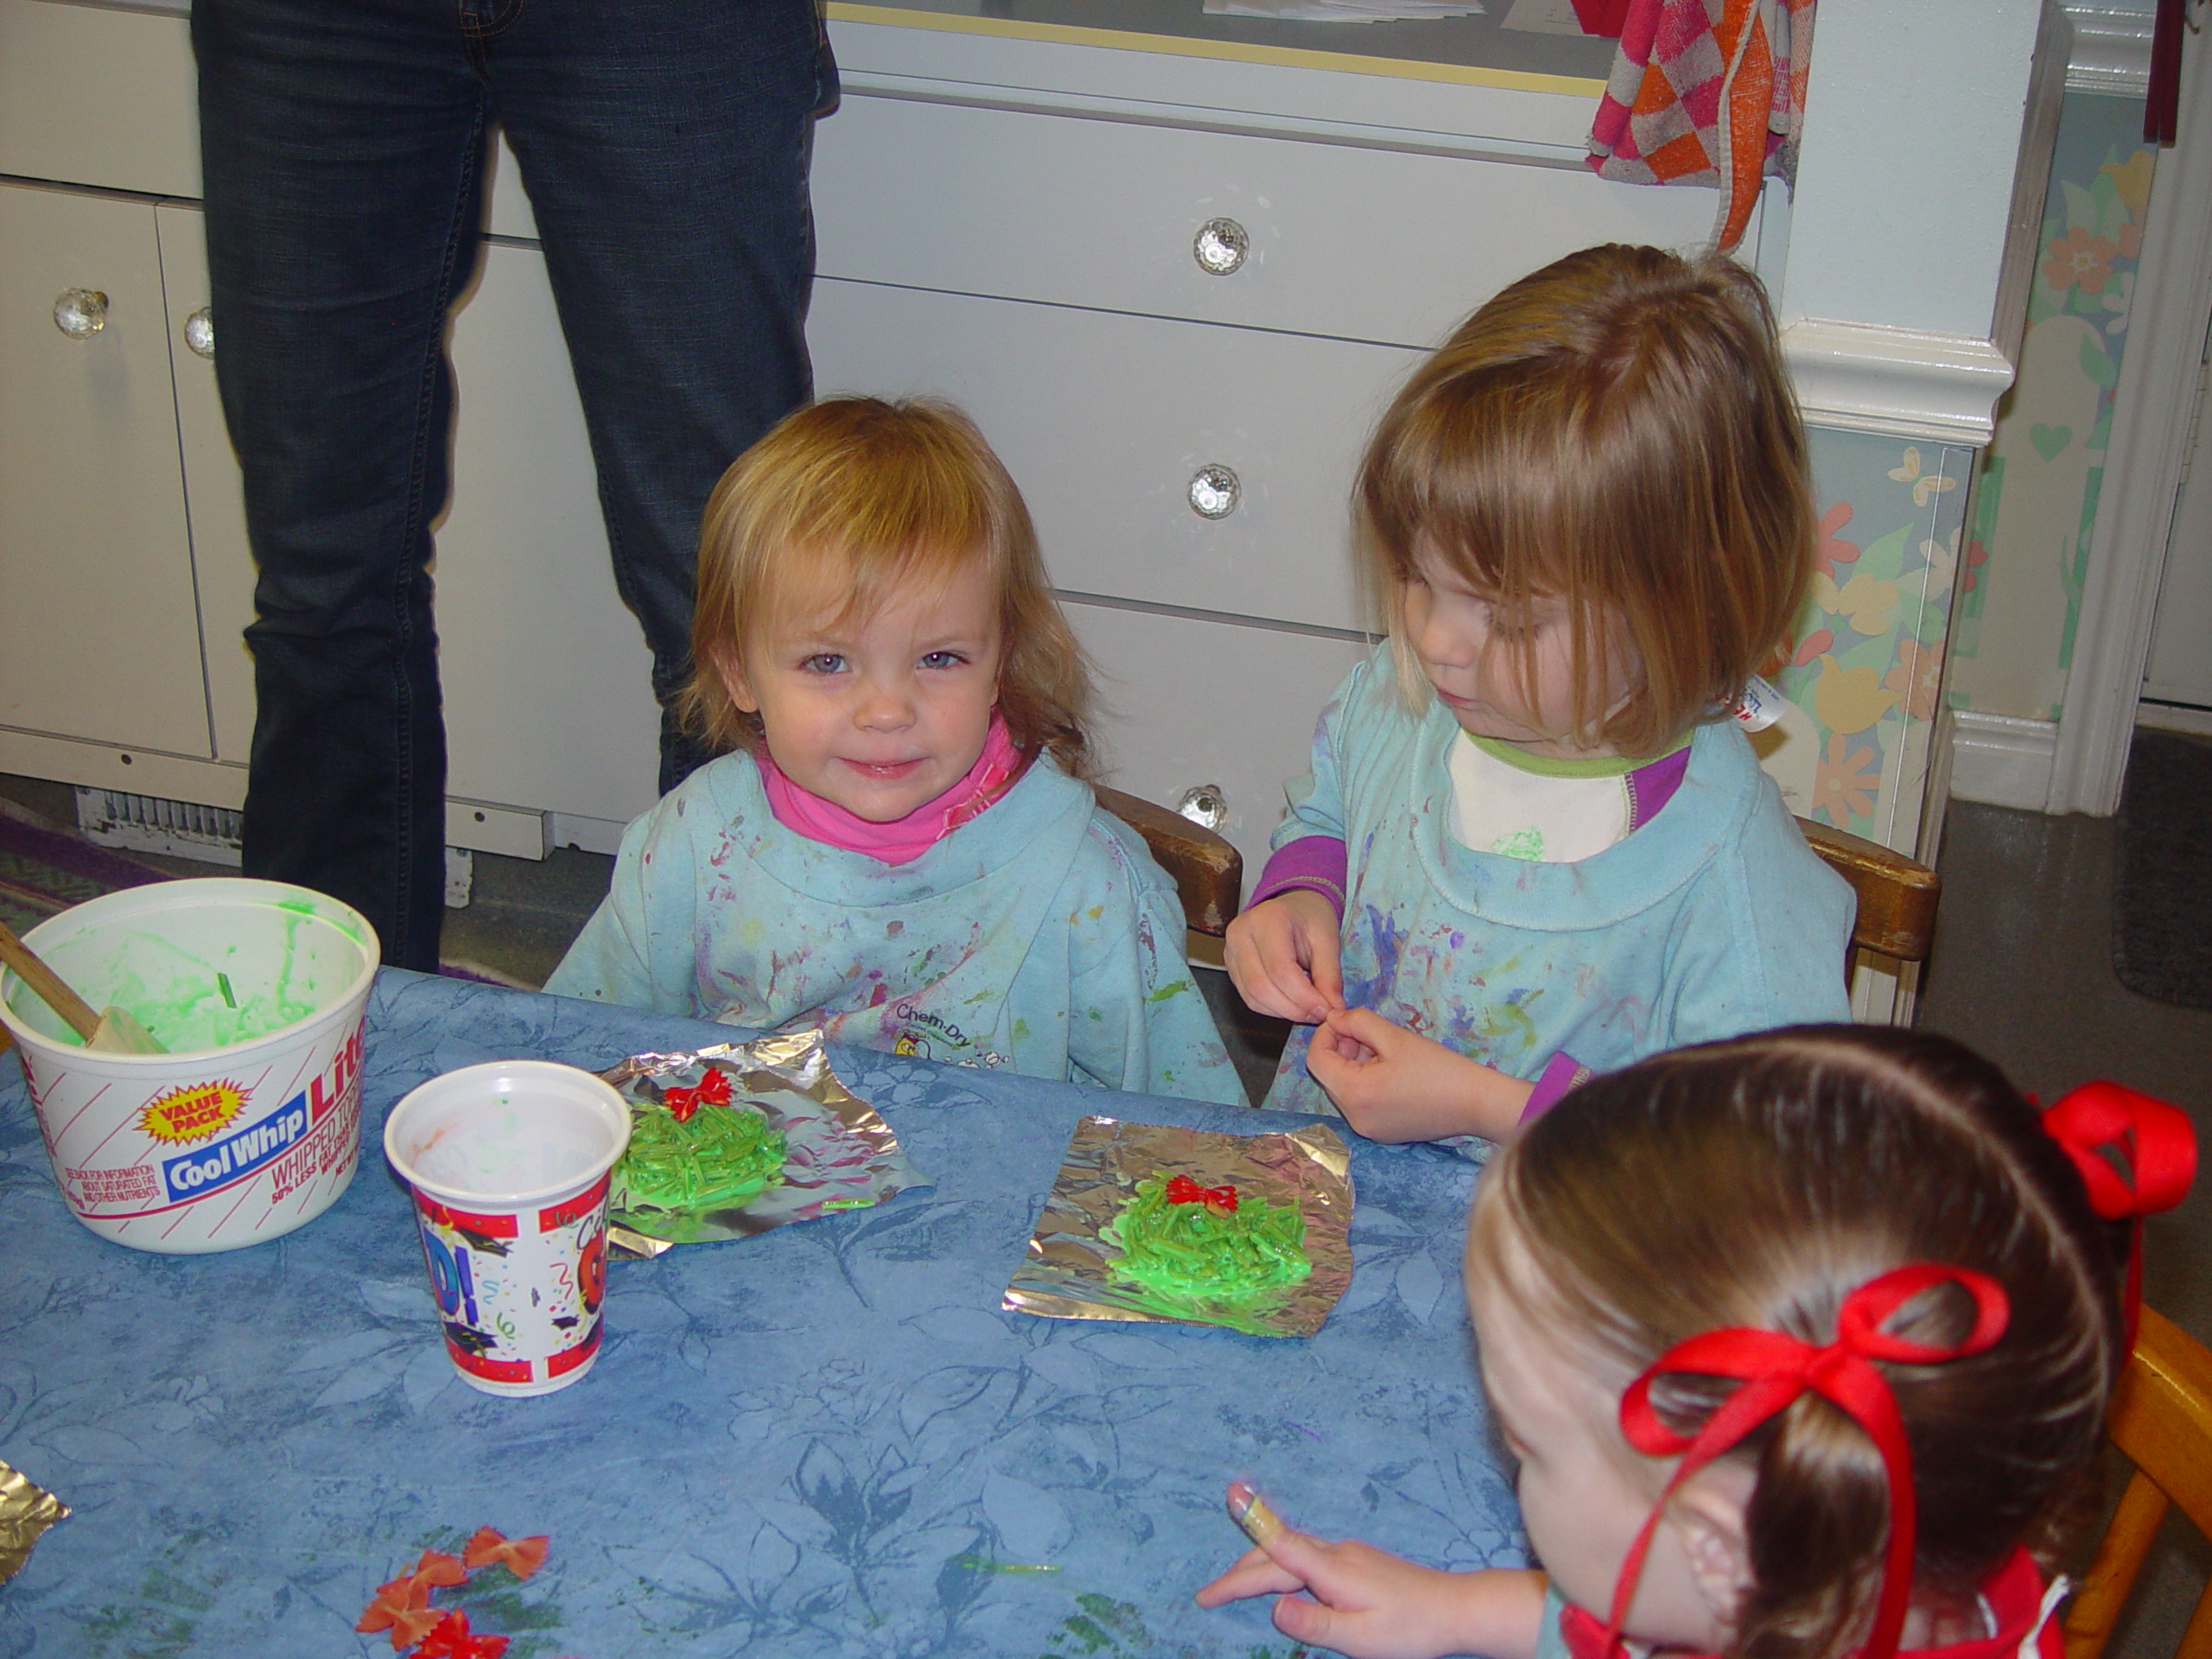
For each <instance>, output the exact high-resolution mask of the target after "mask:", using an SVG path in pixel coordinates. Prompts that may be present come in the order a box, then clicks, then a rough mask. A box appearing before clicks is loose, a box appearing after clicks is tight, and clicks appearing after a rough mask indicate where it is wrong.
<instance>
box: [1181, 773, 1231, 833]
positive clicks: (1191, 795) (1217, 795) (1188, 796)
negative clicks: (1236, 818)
mask: <svg viewBox="0 0 2212 1659" xmlns="http://www.w3.org/2000/svg"><path fill="white" fill-rule="evenodd" d="M1175 810H1177V811H1178V812H1179V813H1181V814H1182V815H1183V816H1184V817H1186V818H1188V819H1189V820H1190V821H1191V822H1192V823H1195V824H1197V825H1198V826H1199V827H1200V828H1201V829H1220V828H1221V826H1222V825H1223V824H1224V823H1227V822H1228V821H1229V798H1228V797H1227V796H1226V795H1224V794H1223V793H1222V791H1221V785H1219V784H1193V785H1191V787H1190V788H1188V789H1186V790H1185V791H1183V798H1182V799H1181V800H1179V801H1178V802H1176V803H1175Z"/></svg>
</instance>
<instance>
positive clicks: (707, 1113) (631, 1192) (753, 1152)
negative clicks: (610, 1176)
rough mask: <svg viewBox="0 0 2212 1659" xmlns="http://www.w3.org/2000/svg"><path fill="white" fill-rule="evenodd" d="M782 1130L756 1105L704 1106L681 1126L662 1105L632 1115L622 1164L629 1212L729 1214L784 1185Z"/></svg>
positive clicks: (620, 1168) (621, 1174) (623, 1183)
mask: <svg viewBox="0 0 2212 1659" xmlns="http://www.w3.org/2000/svg"><path fill="white" fill-rule="evenodd" d="M784 1154H785V1141H784V1133H783V1131H782V1130H781V1129H772V1128H769V1127H768V1120H767V1118H766V1116H763V1115H762V1114H761V1113H760V1111H759V1110H758V1109H755V1108H753V1107H751V1106H739V1105H728V1106H721V1105H709V1104H706V1103H701V1104H700V1106H699V1107H698V1109H697V1110H696V1111H695V1112H694V1113H693V1114H692V1116H691V1118H690V1122H677V1119H676V1117H675V1116H674V1114H672V1113H671V1112H670V1110H669V1109H668V1108H667V1107H666V1106H664V1105H663V1104H660V1103H658V1102H655V1103H652V1104H649V1105H647V1106H646V1107H645V1109H643V1110H640V1111H635V1112H632V1114H631V1116H630V1147H629V1150H628V1151H626V1152H625V1153H624V1154H622V1161H621V1162H620V1164H619V1165H618V1166H616V1172H617V1173H618V1174H619V1175H620V1179H621V1183H622V1187H623V1191H624V1193H625V1194H626V1203H627V1205H629V1206H630V1207H632V1208H636V1209H641V1210H669V1211H700V1210H727V1209H729V1208H731V1207H732V1206H734V1205H743V1204H749V1203H751V1202H752V1201H753V1199H754V1198H758V1197H760V1194H761V1193H763V1192H766V1191H767V1190H768V1188H770V1187H772V1186H781V1185H783V1182H784Z"/></svg>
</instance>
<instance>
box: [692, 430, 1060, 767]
mask: <svg viewBox="0 0 2212 1659" xmlns="http://www.w3.org/2000/svg"><path fill="white" fill-rule="evenodd" d="M979 562H980V563H981V564H982V568H983V569H985V570H986V571H987V572H988V575H989V577H990V581H991V586H992V588H993V591H994V592H995V594H997V601H998V624H999V634H1000V639H1001V655H1000V660H999V684H998V707H999V713H1000V715H1001V716H1002V717H1003V718H1004V720H1005V721H1006V725H1007V733H1008V734H1009V735H1011V736H1012V738H1013V739H1014V743H1015V745H1016V746H1017V747H1020V749H1021V751H1022V752H1023V753H1025V754H1031V755H1033V754H1036V753H1039V751H1043V750H1049V751H1050V752H1051V753H1052V756H1053V758H1054V759H1055V760H1058V762H1059V765H1060V767H1061V769H1062V770H1063V771H1065V772H1068V773H1069V774H1070V775H1071V776H1072V777H1076V778H1081V779H1090V777H1091V776H1092V775H1093V772H1094V771H1095V762H1094V760H1093V758H1092V754H1091V749H1090V738H1089V736H1088V734H1087V733H1086V731H1085V729H1084V728H1085V722H1086V721H1088V719H1089V717H1090V705H1091V690H1090V670H1089V666H1088V664H1087V661H1086V659H1085V658H1084V652H1083V649H1082V647H1081V646H1080V645H1077V643H1076V639H1075V636H1074V634H1073V633H1071V632H1070V631H1069V628H1068V625H1067V619H1066V618H1065V616H1063V615H1062V614H1061V613H1060V607H1059V602H1058V600H1056V599H1055V598H1054V597H1053V595H1052V584H1051V582H1050V581H1049V580H1048V579H1047V577H1046V574H1045V563H1044V559H1043V556H1041V555H1040V554H1039V551H1038V547H1037V531H1036V527H1035V526H1034V525H1033V524H1031V522H1030V518H1029V509H1028V508H1027V506H1026V505H1024V504H1023V502H1022V499H1021V492H1020V490H1019V489H1017V488H1015V486H1014V480H1013V478H1012V477H1011V476H1009V475H1008V474H1007V470H1006V467H1005V466H1004V465H1003V464H1002V463H1001V461H1000V460H999V458H998V457H997V456H996V455H995V454H992V453H991V447H990V445H989V444H988V443H986V442H984V441H983V435H982V433H981V432H979V431H977V430H976V426H975V423H973V422H971V421H970V420H969V418H968V417H967V416H965V415H963V414H962V413H961V412H960V411H959V410H957V409H955V408H953V407H952V406H951V405H950V404H943V403H938V402H935V401H933V400H929V399H916V400H913V401H911V402H905V403H887V402H885V401H883V400H882V399H880V398H876V397H836V398H830V399H828V400H826V401H824V402H822V403H818V404H813V405H811V406H810V407H809V408H806V409H802V410H797V411H796V412H794V413H792V414H791V415H789V416H785V418H784V419H783V420H782V421H781V422H779V423H778V424H777V425H776V426H775V427H773V428H772V429H771V430H770V431H769V432H768V434H767V435H766V437H764V438H762V439H761V440H760V442H758V443H756V444H754V445H753V447H752V448H750V449H748V450H747V451H746V452H745V453H744V454H742V455H741V456H739V457H738V459H737V460H736V461H735V462H734V463H733V464H732V465H731V467H730V468H729V470H728V472H726V473H724V474H722V476H721V482H720V483H718V484H716V485H715V490H714V493H713V494H712V495H710V496H709V497H708V499H707V508H706V513H705V516H704V518H703V519H702V523H701V526H700V531H699V593H698V604H697V607H696V610H695V612H694V613H693V620H692V625H691V660H692V664H693V666H692V673H691V678H690V682H689V683H687V684H686V685H685V687H684V688H683V692H682V694H681V699H680V702H679V704H678V707H679V710H680V712H681V713H682V715H683V718H684V720H685V721H686V722H687V723H688V724H689V725H690V726H691V727H692V728H693V729H694V730H696V732H698V734H700V735H701V736H702V738H703V739H704V740H705V741H707V742H709V744H712V745H713V746H715V747H717V748H721V749H728V748H736V747H746V748H751V747H754V746H755V745H757V744H758V743H759V742H760V716H759V715H757V714H750V713H747V711H746V710H744V709H740V708H739V707H738V706H737V704H736V703H735V702H734V700H733V699H732V697H731V696H730V691H729V687H728V678H729V677H730V676H731V675H732V674H733V673H735V672H738V671H741V670H742V668H743V665H744V664H745V661H746V655H747V649H748V647H757V645H758V644H759V642H760V639H761V636H762V635H763V633H764V632H766V631H767V630H768V629H771V628H772V627H775V626H778V625H779V624H780V623H783V622H785V621H787V620H790V614H791V611H792V609H793V608H794V607H796V606H798V605H799V604H801V603H803V602H804V601H805V600H806V599H807V598H808V597H809V596H810V595H812V594H821V593H823V592H837V591H842V592H843V593H844V594H847V595H848V597H847V598H846V600H845V602H844V604H843V606H842V608H841V609H840V610H839V611H838V612H837V614H836V619H835V620H839V621H842V620H847V619H849V618H852V617H855V616H867V615H868V614H870V613H873V612H874V609H875V607H878V606H880V605H881V604H882V603H883V602H884V601H886V600H887V598H889V597H890V596H891V595H892V594H902V595H905V594H926V593H928V592H929V591H931V589H932V588H942V587H943V585H944V583H946V582H949V581H950V579H951V578H952V576H953V575H955V573H957V572H958V571H961V570H963V569H969V568H970V567H971V566H972V565H973V564H975V563H979Z"/></svg>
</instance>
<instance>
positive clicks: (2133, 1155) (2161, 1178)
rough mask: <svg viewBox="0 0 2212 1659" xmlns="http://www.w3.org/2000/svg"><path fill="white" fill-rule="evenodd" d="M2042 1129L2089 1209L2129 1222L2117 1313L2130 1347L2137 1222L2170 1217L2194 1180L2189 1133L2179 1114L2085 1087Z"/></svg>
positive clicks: (2105, 1087)
mask: <svg viewBox="0 0 2212 1659" xmlns="http://www.w3.org/2000/svg"><path fill="white" fill-rule="evenodd" d="M2043 1126H2044V1129H2045V1130H2046V1131H2048V1132H2049V1134H2050V1138H2051V1139H2052V1140H2054V1141H2057V1142H2058V1144H2059V1147H2060V1148H2061V1150H2063V1152H2064V1153H2065V1154H2066V1155H2067V1156H2068V1157H2069V1158H2070V1159H2072V1160H2074V1167H2075V1168H2076V1169H2078V1170H2080V1171H2081V1172H2082V1185H2084V1186H2086V1187H2088V1189H2089V1207H2090V1208H2091V1209H2092V1210H2094V1211H2096V1212H2097V1213H2098V1214H2099V1215H2101V1216H2102V1217H2104V1218H2105V1219H2106V1220H2107V1221H2132V1222H2133V1223H2134V1224H2135V1226H2134V1235H2133V1237H2132V1238H2130V1239H2129V1241H2128V1250H2127V1287H2126V1291H2125V1293H2124V1294H2123V1300H2122V1303H2121V1306H2122V1308H2123V1310H2124V1312H2125V1313H2126V1335H2127V1345H2128V1347H2129V1348H2130V1349H2133V1347H2134V1346H2135V1325H2136V1318H2137V1313H2138V1310H2139V1309H2140V1308H2141V1307H2142V1306H2143V1217H2145V1216H2148V1215H2152V1214H2155V1213H2156V1212H2157V1211H2161V1210H2171V1209H2172V1208H2173V1207H2174V1205H2177V1204H2179V1203H2180V1202H2181V1201H2182V1199H2183V1198H2185V1197H2186V1196H2187V1195H2188V1192H2189V1188H2190V1183H2191V1182H2192V1181H2194V1180H2195V1179H2196V1126H2195V1125H2194V1124H2192V1123H2191V1122H2190V1121H2189V1114H2188V1113H2186V1112H2184V1111H2183V1110H2182V1109H2181V1108H2179V1107H2178V1106H2169V1105H2168V1104H2167V1103H2165V1102H2164V1101H2163V1100H2156V1099H2153V1098H2152V1096H2149V1095H2145V1094H2140V1093H2139V1092H2137V1091H2136V1090H2133V1089H2126V1088H2123V1087H2121V1086H2120V1084H2116V1083H2085V1084H2082V1086H2081V1087H2080V1088H2079V1089H2076V1090H2074V1091H2073V1092H2072V1093H2071V1094H2069V1095H2067V1096H2063V1098H2061V1099H2060V1101H2059V1102H2058V1103H2057V1104H2056V1105H2055V1106H2053V1107H2051V1108H2050V1109H2049V1110H2047V1111H2046V1112H2044V1115H2043Z"/></svg>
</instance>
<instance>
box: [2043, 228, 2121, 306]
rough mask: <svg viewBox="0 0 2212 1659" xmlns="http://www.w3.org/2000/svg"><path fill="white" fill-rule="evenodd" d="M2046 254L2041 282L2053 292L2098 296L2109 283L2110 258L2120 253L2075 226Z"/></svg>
mask: <svg viewBox="0 0 2212 1659" xmlns="http://www.w3.org/2000/svg"><path fill="white" fill-rule="evenodd" d="M2048 251H2049V252H2050V257H2049V258H2048V259H2046V260H2044V263H2043V279H2044V282H2046V283H2050V285H2051V287H2053V288H2058V289H2065V288H2079V289H2081V290H2082V292H2083V293H2084V294H2101V293H2103V292H2104V291H2105V284H2106V283H2108V282H2110V281H2111V280H2112V260H2113V255H2114V254H2116V253H2118V252H2119V251H2120V245H2119V244H2118V243H2117V242H2114V241H2113V240H2111V239H2110V238H2107V237H2101V236H2096V235H2093V234H2092V233H2091V232H2088V231H2087V230H2085V229H2083V228H2082V226H2079V225H2076V226H2074V227H2073V228H2072V229H2070V230H2069V231H2068V232H2066V234H2065V235H2063V236H2062V237H2060V238H2058V239H2057V240H2056V241H2055V242H2053V243H2052V244H2051V245H2050V249H2049V250H2048Z"/></svg>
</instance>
